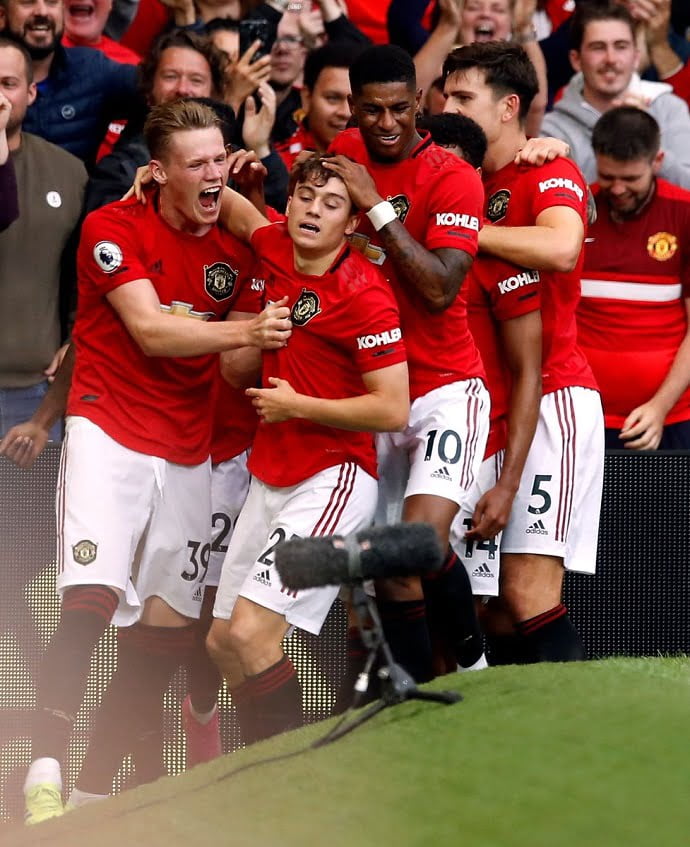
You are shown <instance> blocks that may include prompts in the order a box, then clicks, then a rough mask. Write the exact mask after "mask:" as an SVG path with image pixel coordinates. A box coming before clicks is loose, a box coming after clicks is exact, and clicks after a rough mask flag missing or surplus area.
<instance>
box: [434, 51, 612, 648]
mask: <svg viewBox="0 0 690 847" xmlns="http://www.w3.org/2000/svg"><path fill="white" fill-rule="evenodd" d="M444 72H445V93H446V97H447V100H446V109H447V111H451V112H457V113H459V114H464V115H467V116H468V117H471V118H473V119H474V120H476V121H477V123H479V124H480V125H481V127H482V128H483V129H484V132H485V133H486V136H487V139H488V142H489V146H488V151H487V155H486V156H485V159H484V167H483V177H484V188H485V191H486V195H487V201H486V216H487V218H488V221H489V224H488V225H486V226H485V227H484V228H483V230H482V232H481V234H480V248H481V250H482V251H483V252H486V253H488V254H490V255H492V256H494V257H495V258H497V259H501V260H505V261H509V262H512V263H513V264H516V265H519V266H522V267H523V268H527V269H535V270H538V271H539V275H540V279H541V286H542V303H541V311H542V324H543V364H542V391H543V397H542V400H541V409H540V415H539V421H538V423H537V430H536V434H535V437H534V441H533V442H532V446H531V448H530V451H529V454H528V456H527V460H526V462H525V466H524V470H523V472H522V476H521V480H520V483H519V487H518V488H517V491H516V493H515V499H514V502H513V506H512V511H511V513H510V519H509V521H508V524H507V526H506V528H505V529H504V533H503V539H502V542H501V585H500V590H501V596H502V600H503V603H504V605H505V607H506V609H507V610H508V613H509V615H510V618H511V621H512V623H513V625H514V627H515V631H516V633H517V634H518V635H519V637H520V641H521V645H520V649H521V650H522V651H524V652H523V653H522V656H523V658H525V659H526V660H528V661H539V660H552V661H554V660H555V661H567V660H572V659H577V658H583V657H584V650H583V645H582V642H581V640H580V638H579V635H578V633H577V631H576V630H575V628H574V627H573V625H572V623H571V622H570V619H569V617H568V615H567V609H566V607H565V606H564V605H563V604H562V602H561V600H562V586H563V573H564V568H565V569H568V570H576V571H582V572H585V573H593V572H594V569H595V567H596V543H597V533H596V527H597V524H598V519H599V505H600V502H601V489H602V482H603V459H604V456H603V421H602V414H601V400H600V398H599V394H598V392H597V391H596V382H595V380H594V377H593V375H592V372H591V369H590V367H589V365H588V364H587V360H586V358H585V356H584V354H583V353H582V351H581V350H580V348H579V347H578V345H577V329H576V326H575V309H576V307H577V302H578V300H579V296H580V269H581V265H582V255H581V249H582V243H583V239H584V231H585V221H586V209H587V186H586V184H585V182H584V180H583V178H582V175H581V173H580V172H579V170H578V169H577V166H576V165H575V164H574V163H573V162H571V161H570V160H568V159H564V158H558V159H555V160H554V161H551V162H547V163H546V164H543V165H540V166H536V167H525V166H524V165H520V164H516V162H515V158H516V156H517V154H518V153H519V151H520V150H521V149H522V148H523V147H524V145H525V143H526V136H525V131H524V116H525V115H526V107H528V106H529V103H528V102H523V98H529V93H530V91H533V90H534V91H536V78H535V77H534V71H533V70H532V68H531V64H530V62H529V59H528V58H527V56H526V54H525V53H524V51H522V49H521V48H520V47H518V46H516V45H510V44H499V43H495V42H493V43H491V42H490V43H486V44H473V45H470V46H468V47H462V48H458V49H457V50H454V51H453V53H451V55H450V56H449V57H448V59H447V61H446V64H445V67H444ZM530 78H531V79H530ZM511 284H515V285H518V286H520V287H528V284H529V277H528V276H527V275H526V276H525V277H524V279H522V280H521V279H519V278H516V281H515V282H514V283H511Z"/></svg>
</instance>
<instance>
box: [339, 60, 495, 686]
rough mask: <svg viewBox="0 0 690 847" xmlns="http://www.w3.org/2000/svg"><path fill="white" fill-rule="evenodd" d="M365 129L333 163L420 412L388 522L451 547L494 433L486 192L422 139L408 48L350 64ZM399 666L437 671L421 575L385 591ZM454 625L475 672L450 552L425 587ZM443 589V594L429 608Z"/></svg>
mask: <svg viewBox="0 0 690 847" xmlns="http://www.w3.org/2000/svg"><path fill="white" fill-rule="evenodd" d="M350 82H351V85H352V111H353V115H354V116H355V118H356V122H357V126H358V129H351V130H346V131H345V132H344V133H341V135H340V136H339V137H338V138H337V139H336V140H335V142H334V143H333V145H332V151H333V152H334V153H336V154H338V155H336V157H335V159H333V160H331V159H327V160H325V162H324V164H325V166H326V167H328V168H330V169H332V170H333V171H334V172H335V173H338V174H340V175H342V177H343V179H345V181H346V184H347V186H348V188H349V190H350V193H351V194H352V196H353V198H354V200H355V201H356V202H357V204H358V206H359V207H360V208H361V209H362V210H363V211H365V212H366V215H365V216H362V219H361V222H360V225H359V226H358V228H357V232H356V233H355V234H354V235H353V236H352V238H351V242H352V244H353V246H355V247H357V248H358V249H360V250H362V251H363V252H364V254H365V255H366V256H367V258H369V260H370V261H372V262H374V263H375V264H377V265H380V266H381V267H382V268H383V270H384V273H385V274H386V275H387V277H388V278H389V280H390V282H391V285H392V286H393V290H394V292H395V296H396V298H397V300H398V303H399V305H400V312H401V320H402V325H403V332H404V333H405V338H406V344H407V351H408V359H409V367H410V391H411V398H412V407H411V412H410V421H409V424H408V426H407V428H406V429H405V431H404V432H403V433H399V434H398V433H395V434H392V435H390V436H385V435H384V436H380V437H379V439H378V441H379V455H380V468H381V484H380V501H381V508H380V514H379V519H380V520H382V521H384V522H395V521H396V520H399V519H400V516H401V512H402V518H403V520H406V521H426V522H428V523H431V524H432V525H433V526H434V527H435V529H436V531H437V533H438V537H439V540H440V542H441V545H442V548H443V549H444V550H445V549H446V548H448V536H449V530H450V525H451V522H452V520H453V518H454V517H455V515H456V513H457V511H458V507H459V505H460V504H461V503H462V502H463V500H464V498H465V496H466V493H467V491H468V489H469V487H470V486H471V485H472V483H473V481H474V478H475V475H476V472H477V470H478V468H479V466H480V464H481V459H482V454H483V451H484V443H485V441H486V436H487V431H488V413H489V407H488V396H487V392H486V388H485V386H484V382H483V375H484V371H483V367H482V364H481V360H480V357H479V354H478V352H477V349H476V346H475V344H474V341H473V340H472V336H471V335H470V332H469V329H468V327H467V314H466V307H465V302H464V299H463V298H462V297H460V296H458V292H459V291H460V288H461V286H462V285H463V281H464V279H465V276H466V274H467V271H468V269H469V268H470V266H471V264H472V259H473V257H474V255H475V252H476V248H477V234H478V231H479V225H480V220H481V208H482V202H483V192H482V188H481V182H480V180H479V177H478V175H477V173H476V171H475V170H474V169H473V168H472V167H471V166H470V165H468V164H466V163H465V162H463V161H461V160H459V159H458V158H457V157H456V156H453V154H452V153H450V152H448V151H446V150H444V149H443V148H441V147H438V146H437V145H435V144H433V142H432V140H431V138H430V136H429V135H428V133H426V132H424V131H422V132H421V133H420V132H418V131H417V128H416V125H415V116H416V112H417V111H418V108H419V100H420V93H419V92H417V91H416V79H415V69H414V64H413V62H412V60H411V58H410V57H409V55H407V53H405V51H404V50H402V49H401V48H399V47H394V46H390V45H384V46H376V47H371V48H368V49H367V50H365V51H364V52H363V53H361V54H360V56H359V57H358V58H357V60H356V61H355V62H354V63H353V65H352V67H351V69H350ZM376 593H377V601H378V603H379V608H380V610H381V615H382V620H383V624H384V628H385V630H386V635H387V637H388V638H389V640H390V642H391V648H392V650H393V653H394V655H395V656H396V660H397V661H398V662H399V663H400V664H402V665H403V667H405V668H406V669H407V671H408V672H409V673H410V674H411V675H412V676H413V677H414V678H415V679H416V680H417V681H424V680H428V679H430V678H431V677H432V675H433V669H432V655H431V644H430V640H429V632H428V628H427V624H426V618H425V615H426V612H425V608H426V606H425V599H424V591H423V590H422V585H421V581H420V580H419V579H418V578H409V579H397V580H392V579H391V580H384V581H381V582H380V584H378V585H377V587H376ZM426 595H427V600H428V602H435V603H437V604H438V605H439V606H440V607H441V608H442V610H441V611H439V616H440V617H441V618H443V620H445V621H448V622H451V624H452V630H453V631H452V632H449V633H448V640H449V641H450V643H451V646H452V648H453V649H454V650H455V651H456V653H457V655H458V661H459V663H460V664H461V665H462V666H464V667H471V666H475V665H476V666H481V665H482V663H483V662H484V659H483V649H482V644H481V637H480V633H479V630H478V626H477V622H476V618H475V614H474V606H473V602H472V594H471V588H470V585H469V580H468V578H467V574H466V572H465V570H464V568H463V567H462V564H461V563H460V562H459V561H458V560H457V557H456V556H455V554H454V553H453V552H452V551H450V550H449V552H448V556H447V559H446V562H445V566H444V568H443V572H442V573H441V574H440V575H439V576H438V577H436V578H435V579H434V581H433V585H429V587H428V590H427V592H426ZM432 595H433V600H432Z"/></svg>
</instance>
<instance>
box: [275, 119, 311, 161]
mask: <svg viewBox="0 0 690 847" xmlns="http://www.w3.org/2000/svg"><path fill="white" fill-rule="evenodd" d="M275 150H276V153H277V154H278V155H279V156H280V158H281V159H282V160H283V162H284V164H285V167H286V168H287V169H288V173H289V172H290V170H291V169H292V166H293V165H294V164H295V159H296V158H297V156H298V155H299V154H300V153H301V152H302V150H316V139H315V138H314V136H313V135H312V133H311V132H310V131H309V130H308V129H307V127H306V126H305V125H304V121H303V122H302V123H301V124H300V125H299V126H298V127H297V129H296V130H295V131H294V132H293V133H292V135H291V136H290V137H289V138H286V139H285V141H280V142H279V143H278V144H276V145H275Z"/></svg>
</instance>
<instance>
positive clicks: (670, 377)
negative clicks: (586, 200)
mask: <svg viewBox="0 0 690 847" xmlns="http://www.w3.org/2000/svg"><path fill="white" fill-rule="evenodd" d="M592 147H593V148H594V153H595V156H596V162H597V171H598V181H597V183H596V184H595V185H594V186H593V192H594V196H595V201H596V208H597V220H596V222H595V223H594V224H593V225H592V227H591V228H590V231H589V236H590V237H589V238H588V239H587V244H586V245H585V264H584V271H583V279H582V299H581V300H580V303H579V305H578V310H577V326H578V338H579V341H580V344H581V345H582V348H583V349H584V351H585V353H586V354H587V358H588V359H589V363H590V364H591V366H592V370H593V371H594V375H595V377H596V379H597V382H598V383H599V388H600V390H601V395H602V400H603V404H604V418H605V423H606V446H607V447H609V448H613V449H616V448H622V447H625V448H627V449H633V450H654V449H657V448H662V449H688V448H689V447H690V390H688V374H690V364H689V363H690V358H689V357H690V339H689V337H688V315H689V314H690V299H689V298H690V287H689V285H690V276H689V270H690V253H689V252H688V244H689V243H690V192H688V191H685V190H683V189H681V188H678V187H677V186H673V185H671V184H670V183H668V182H666V180H663V179H660V178H659V171H660V169H661V163H662V161H663V153H662V152H661V138H660V131H659V125H658V124H657V122H656V121H655V120H654V118H653V117H652V116H651V115H649V114H648V113H647V112H643V111H641V110H640V109H636V108H633V107H629V106H621V107H619V108H617V109H611V110H610V111H609V112H606V113H605V114H604V115H602V116H601V118H599V120H598V121H597V123H596V125H595V127H594V130H593V132H592ZM621 374H633V375H634V378H630V379H621Z"/></svg>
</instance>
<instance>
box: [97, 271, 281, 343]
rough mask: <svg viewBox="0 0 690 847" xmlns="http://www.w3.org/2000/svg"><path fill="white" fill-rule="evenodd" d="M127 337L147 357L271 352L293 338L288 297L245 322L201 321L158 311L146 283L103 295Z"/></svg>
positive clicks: (129, 284)
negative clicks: (254, 349)
mask: <svg viewBox="0 0 690 847" xmlns="http://www.w3.org/2000/svg"><path fill="white" fill-rule="evenodd" d="M107 297H108V301H109V302H110V304H111V305H112V307H113V308H114V309H115V311H116V312H117V313H118V315H119V317H120V318H121V320H122V322H123V323H124V324H125V326H126V327H127V330H128V332H129V334H130V335H131V336H132V338H133V339H134V340H135V341H136V342H137V344H138V345H139V347H140V348H141V349H142V351H143V352H144V353H145V354H146V355H147V356H180V357H184V356H202V355H204V354H206V353H222V352H223V351H224V350H232V349H234V348H236V347H259V348H261V349H263V350H274V349H278V348H280V347H284V346H285V345H286V344H287V340H288V338H289V337H290V335H291V333H292V324H291V322H290V310H289V309H288V308H287V307H286V306H285V303H286V302H287V298H283V300H281V301H279V302H277V303H273V304H271V305H270V306H267V307H266V308H265V309H264V310H263V311H262V312H261V313H260V314H258V315H255V316H254V317H253V318H251V319H250V320H245V321H203V320H194V319H192V318H188V317H184V316H182V315H172V314H166V313H164V312H162V311H161V304H160V300H159V299H158V294H157V293H156V289H155V288H154V287H153V284H152V283H151V280H149V279H137V280H133V281H132V282H127V283H125V284H124V285H121V286H119V287H118V288H115V289H113V290H112V291H110V292H109V293H108V294H107Z"/></svg>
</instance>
